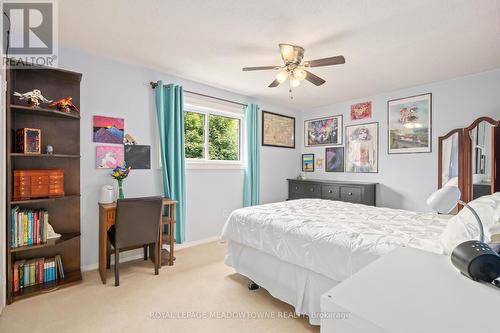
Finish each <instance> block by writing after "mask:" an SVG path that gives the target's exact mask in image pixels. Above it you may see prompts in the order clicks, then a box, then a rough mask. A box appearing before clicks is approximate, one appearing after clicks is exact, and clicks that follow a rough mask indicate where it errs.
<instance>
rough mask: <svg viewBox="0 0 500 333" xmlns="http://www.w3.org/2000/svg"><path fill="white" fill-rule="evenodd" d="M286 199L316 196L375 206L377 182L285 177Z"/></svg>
mask: <svg viewBox="0 0 500 333" xmlns="http://www.w3.org/2000/svg"><path fill="white" fill-rule="evenodd" d="M287 180H288V200H294V199H307V198H318V199H327V200H339V201H346V202H352V203H360V204H364V205H370V206H376V202H377V201H376V197H375V195H376V194H375V193H376V188H377V183H365V182H355V181H352V182H351V181H340V180H322V179H306V180H299V179H287Z"/></svg>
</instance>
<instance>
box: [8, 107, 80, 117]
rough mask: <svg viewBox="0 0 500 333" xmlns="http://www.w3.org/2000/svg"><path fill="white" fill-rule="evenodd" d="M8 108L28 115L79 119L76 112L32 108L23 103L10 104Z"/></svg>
mask: <svg viewBox="0 0 500 333" xmlns="http://www.w3.org/2000/svg"><path fill="white" fill-rule="evenodd" d="M10 109H11V110H12V111H14V112H17V113H24V114H28V115H30V116H37V115H38V116H49V117H60V118H70V119H80V115H79V114H78V113H74V112H71V113H66V112H62V111H57V110H53V109H45V108H32V107H31V106H25V105H15V104H11V105H10Z"/></svg>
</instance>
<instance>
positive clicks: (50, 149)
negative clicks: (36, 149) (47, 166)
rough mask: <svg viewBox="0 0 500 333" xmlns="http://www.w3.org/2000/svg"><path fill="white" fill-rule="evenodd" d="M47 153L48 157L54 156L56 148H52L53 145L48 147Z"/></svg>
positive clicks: (46, 148) (46, 147)
mask: <svg viewBox="0 0 500 333" xmlns="http://www.w3.org/2000/svg"><path fill="white" fill-rule="evenodd" d="M45 153H46V154H47V155H53V154H54V147H52V146H51V145H46V146H45Z"/></svg>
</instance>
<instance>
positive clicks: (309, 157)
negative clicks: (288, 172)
mask: <svg viewBox="0 0 500 333" xmlns="http://www.w3.org/2000/svg"><path fill="white" fill-rule="evenodd" d="M302 171H304V172H314V154H302Z"/></svg>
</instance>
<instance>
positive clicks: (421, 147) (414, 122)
mask: <svg viewBox="0 0 500 333" xmlns="http://www.w3.org/2000/svg"><path fill="white" fill-rule="evenodd" d="M387 112H388V136H389V142H388V153H389V154H409V153H430V152H431V150H432V94H430V93H428V94H422V95H417V96H411V97H406V98H401V99H395V100H391V101H388V102H387Z"/></svg>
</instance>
